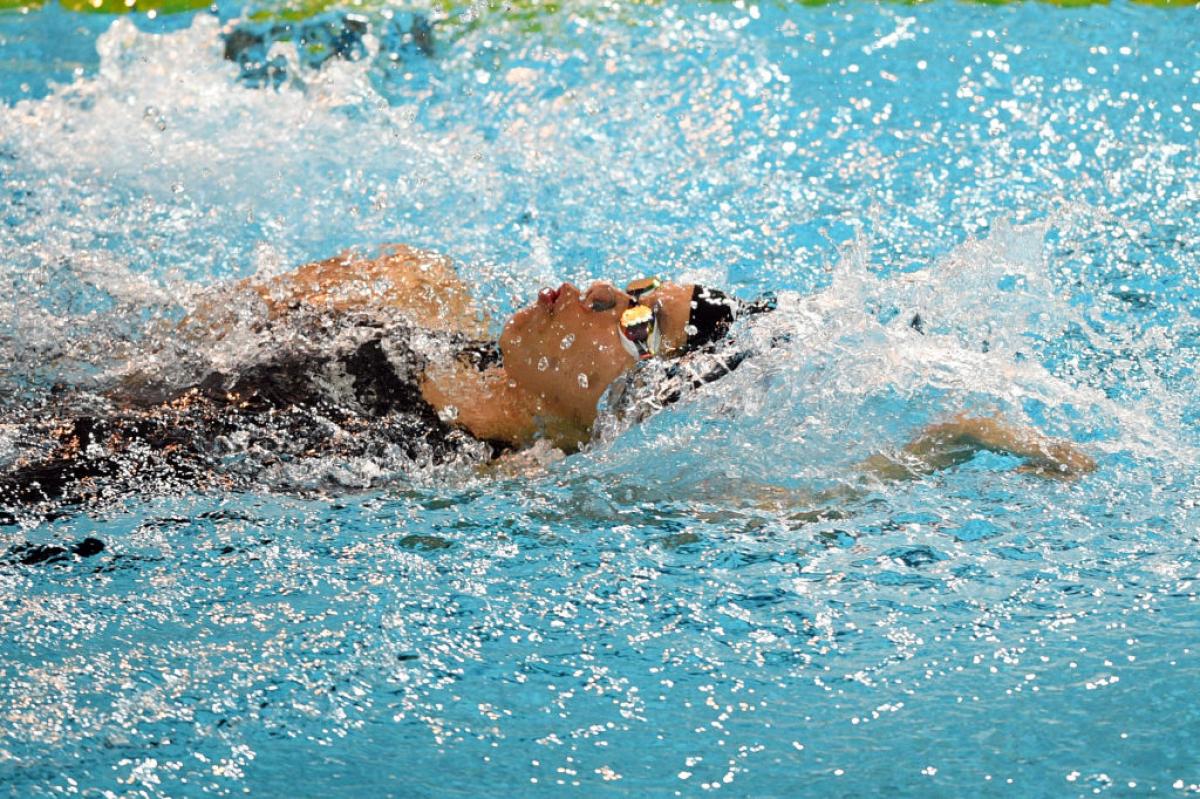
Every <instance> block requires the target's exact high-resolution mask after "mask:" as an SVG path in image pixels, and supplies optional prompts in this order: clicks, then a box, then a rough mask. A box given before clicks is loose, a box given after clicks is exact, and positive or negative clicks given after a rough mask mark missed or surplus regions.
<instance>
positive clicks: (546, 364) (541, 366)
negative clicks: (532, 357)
mask: <svg viewBox="0 0 1200 799" xmlns="http://www.w3.org/2000/svg"><path fill="white" fill-rule="evenodd" d="M549 368H550V359H549V358H547V357H546V356H545V355H543V356H542V357H540V358H538V371H539V372H544V371H546V370H547V369H549Z"/></svg>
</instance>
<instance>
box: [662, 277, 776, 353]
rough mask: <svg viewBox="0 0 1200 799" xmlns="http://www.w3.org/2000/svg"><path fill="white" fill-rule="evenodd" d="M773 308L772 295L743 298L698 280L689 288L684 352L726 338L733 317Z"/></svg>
mask: <svg viewBox="0 0 1200 799" xmlns="http://www.w3.org/2000/svg"><path fill="white" fill-rule="evenodd" d="M773 310H775V297H774V295H772V294H767V295H764V296H763V297H760V298H759V299H757V300H754V301H753V302H743V301H742V300H739V299H738V298H737V297H731V296H729V295H728V294H726V293H725V292H723V291H721V290H720V289H714V288H709V287H708V286H701V285H699V284H697V285H695V286H694V287H693V288H692V313H691V316H689V317H688V323H687V328H686V330H687V342H686V343H685V344H684V346H683V351H684V353H688V352H694V351H696V350H698V349H701V348H702V347H707V346H708V345H710V344H712V343H714V342H716V341H720V340H721V339H723V338H725V335H726V334H727V333H728V332H729V328H731V327H733V321H734V320H735V319H737V318H738V317H739V316H741V315H743V314H756V313H766V312H768V311H773Z"/></svg>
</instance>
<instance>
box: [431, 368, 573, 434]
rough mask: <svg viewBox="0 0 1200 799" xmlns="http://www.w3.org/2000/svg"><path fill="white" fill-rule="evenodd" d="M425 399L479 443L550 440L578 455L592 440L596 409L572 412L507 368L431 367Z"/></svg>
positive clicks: (441, 414) (440, 413)
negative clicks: (530, 388) (524, 385)
mask: <svg viewBox="0 0 1200 799" xmlns="http://www.w3.org/2000/svg"><path fill="white" fill-rule="evenodd" d="M421 396H422V397H423V398H424V399H425V401H426V402H428V403H429V404H430V405H431V406H432V407H433V409H434V410H436V411H437V412H438V414H439V415H440V416H442V417H443V418H446V417H447V416H450V417H453V422H452V423H453V424H454V425H456V426H458V427H461V428H464V429H465V430H466V431H467V432H469V433H470V434H471V435H472V436H474V437H475V438H478V439H481V440H487V441H498V442H502V443H504V444H507V445H508V446H511V447H515V448H521V447H526V446H529V445H530V444H532V443H533V442H534V441H536V440H538V439H542V438H544V439H546V440H548V441H549V442H550V443H552V444H553V445H554V446H556V447H558V448H559V449H563V450H566V451H569V452H573V451H575V450H577V449H579V448H580V447H581V446H582V445H583V444H585V443H587V441H588V439H589V438H590V437H591V427H592V422H594V421H595V418H596V413H595V408H592V409H591V412H590V414H589V413H579V412H576V413H569V412H566V411H564V410H563V409H561V408H556V407H553V406H552V405H550V404H549V403H547V402H546V401H545V400H544V399H543V398H540V397H537V396H535V395H533V394H532V393H530V392H528V391H525V390H523V389H521V388H520V387H518V386H517V384H516V382H515V381H513V380H512V379H511V378H509V376H508V374H507V373H506V372H505V371H504V367H503V366H495V367H492V368H489V369H485V370H483V371H479V370H478V369H475V368H474V367H470V366H464V365H463V364H460V363H458V362H457V361H456V362H453V363H451V364H448V365H439V366H433V367H430V368H429V369H427V370H426V371H425V374H424V376H423V378H422V380H421Z"/></svg>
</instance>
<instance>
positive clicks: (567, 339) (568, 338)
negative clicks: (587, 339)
mask: <svg viewBox="0 0 1200 799" xmlns="http://www.w3.org/2000/svg"><path fill="white" fill-rule="evenodd" d="M574 343H575V334H574V333H568V334H567V335H565V336H563V339H562V341H560V342H558V348H559V349H561V350H569V349H571V346H572V345H573V344H574Z"/></svg>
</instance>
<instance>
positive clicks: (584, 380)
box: [579, 372, 588, 388]
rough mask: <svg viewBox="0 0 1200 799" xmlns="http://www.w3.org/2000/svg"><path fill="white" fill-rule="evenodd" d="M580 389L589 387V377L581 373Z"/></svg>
mask: <svg viewBox="0 0 1200 799" xmlns="http://www.w3.org/2000/svg"><path fill="white" fill-rule="evenodd" d="M579 387H580V388H587V387H588V376H587V375H585V374H584V373H583V372H580V373H579Z"/></svg>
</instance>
